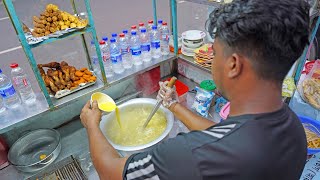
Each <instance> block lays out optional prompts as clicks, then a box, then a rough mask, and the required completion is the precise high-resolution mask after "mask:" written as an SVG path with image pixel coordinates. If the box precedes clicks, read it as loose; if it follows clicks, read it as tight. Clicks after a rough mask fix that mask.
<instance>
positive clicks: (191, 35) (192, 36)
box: [182, 30, 206, 41]
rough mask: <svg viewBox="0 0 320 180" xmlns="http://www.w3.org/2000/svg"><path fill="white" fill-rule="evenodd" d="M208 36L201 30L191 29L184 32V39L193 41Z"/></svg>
mask: <svg viewBox="0 0 320 180" xmlns="http://www.w3.org/2000/svg"><path fill="white" fill-rule="evenodd" d="M204 37H206V33H205V32H203V31H199V30H189V31H185V32H183V33H182V39H187V40H191V41H196V40H200V39H203V38H204Z"/></svg>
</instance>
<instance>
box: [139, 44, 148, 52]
mask: <svg viewBox="0 0 320 180" xmlns="http://www.w3.org/2000/svg"><path fill="white" fill-rule="evenodd" d="M141 51H144V52H145V51H147V52H149V51H150V44H149V43H146V44H142V45H141Z"/></svg>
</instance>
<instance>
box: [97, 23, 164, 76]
mask: <svg viewBox="0 0 320 180" xmlns="http://www.w3.org/2000/svg"><path fill="white" fill-rule="evenodd" d="M158 23H159V25H158V26H155V25H154V24H153V21H149V22H148V26H147V28H146V27H145V26H144V23H139V30H137V27H136V26H131V31H130V35H129V34H128V30H123V31H122V33H121V34H120V35H119V38H118V35H117V34H116V33H113V34H112V38H111V39H110V43H109V42H108V38H107V37H103V38H102V41H100V42H99V44H100V50H101V54H102V57H103V65H104V69H105V72H106V76H107V77H112V76H113V74H114V73H116V74H121V73H123V72H124V71H125V69H131V68H132V66H133V65H135V66H140V65H142V64H143V63H144V62H150V61H151V60H152V58H154V59H158V58H160V57H161V56H162V55H164V56H166V55H168V54H169V52H170V50H169V37H170V34H169V28H168V25H167V23H166V22H162V21H161V20H159V21H158ZM95 52H96V50H95V44H94V41H92V42H91V53H92V55H93V56H92V62H93V68H94V70H95V71H98V68H99V64H98V58H97V56H96V54H95Z"/></svg>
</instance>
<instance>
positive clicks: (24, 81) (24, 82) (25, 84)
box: [22, 78, 28, 87]
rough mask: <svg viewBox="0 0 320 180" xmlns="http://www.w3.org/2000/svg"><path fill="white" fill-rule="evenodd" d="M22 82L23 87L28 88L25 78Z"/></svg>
mask: <svg viewBox="0 0 320 180" xmlns="http://www.w3.org/2000/svg"><path fill="white" fill-rule="evenodd" d="M22 82H23V85H24V86H25V87H27V86H28V81H27V79H26V78H24V79H23V80H22Z"/></svg>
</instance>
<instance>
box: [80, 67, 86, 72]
mask: <svg viewBox="0 0 320 180" xmlns="http://www.w3.org/2000/svg"><path fill="white" fill-rule="evenodd" d="M86 70H88V68H85V67H84V68H81V69H80V71H81V72H84V71H86Z"/></svg>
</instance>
